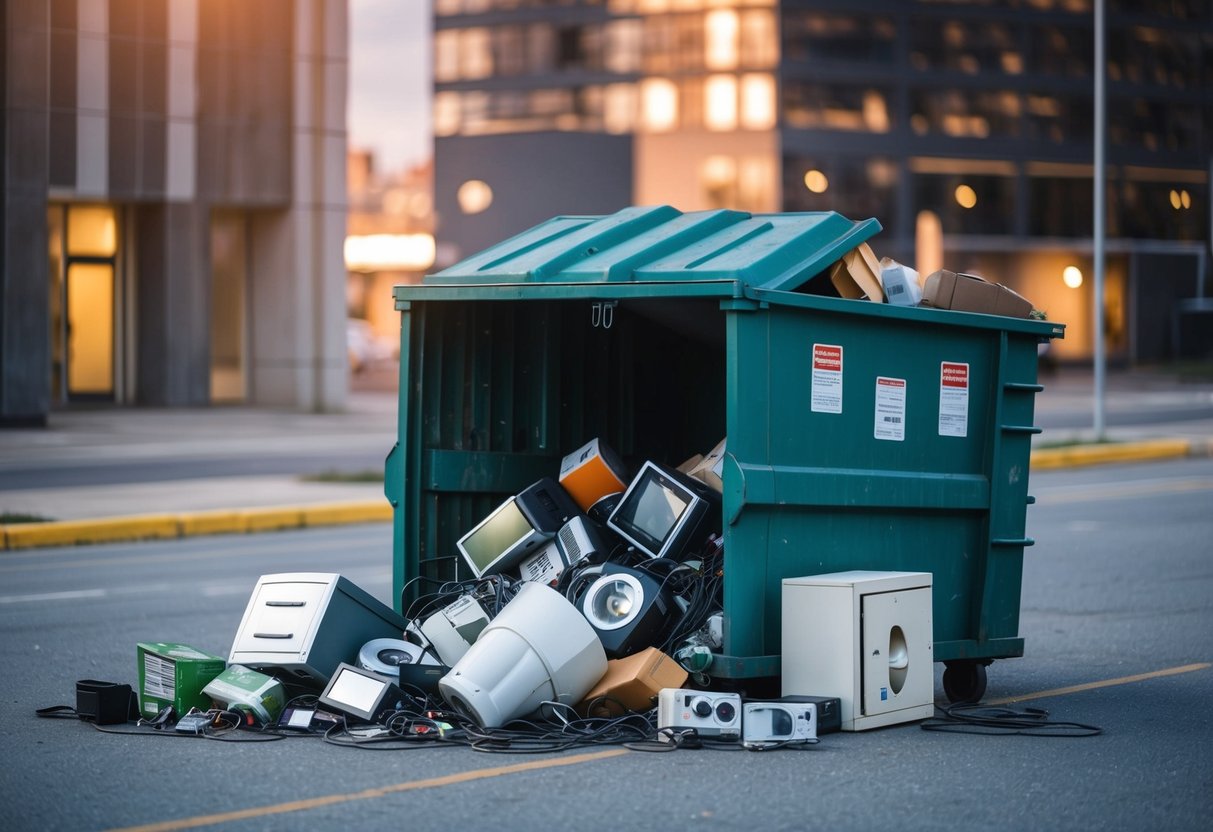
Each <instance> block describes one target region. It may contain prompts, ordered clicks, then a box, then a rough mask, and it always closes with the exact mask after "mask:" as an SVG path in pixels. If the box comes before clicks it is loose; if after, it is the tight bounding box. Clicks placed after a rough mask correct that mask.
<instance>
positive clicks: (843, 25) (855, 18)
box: [782, 9, 897, 64]
mask: <svg viewBox="0 0 1213 832" xmlns="http://www.w3.org/2000/svg"><path fill="white" fill-rule="evenodd" d="M896 37H897V29H896V27H895V26H894V25H893V20H892V18H889V17H885V16H883V15H866V14H826V13H823V12H812V11H800V10H795V9H790V10H788V11H786V12H784V15H783V30H782V41H783V57H784V58H785V59H786V60H792V61H804V60H833V61H858V62H863V63H884V64H891V63H893V62H894V61H895V60H896V49H895V40H896Z"/></svg>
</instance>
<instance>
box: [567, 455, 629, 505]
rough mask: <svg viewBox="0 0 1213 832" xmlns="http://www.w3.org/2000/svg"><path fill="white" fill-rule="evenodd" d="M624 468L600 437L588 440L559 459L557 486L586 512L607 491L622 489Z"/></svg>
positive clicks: (624, 477) (624, 478) (625, 472)
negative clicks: (558, 480)
mask: <svg viewBox="0 0 1213 832" xmlns="http://www.w3.org/2000/svg"><path fill="white" fill-rule="evenodd" d="M626 482H627V467H626V466H625V465H624V464H623V460H621V459H620V458H619V456H618V454H616V453H615V452H614V451H613V450H611V448H610V446H609V445H607V444H606V443H605V442H603V441H602V440H601V439H591V440H590V441H589V442H587V443H586V444H585V445H583V446H581V447H580V448H578V449H577V450H575V451H573V452H572V453H571V454H569V455H568V456H566V457H565V458H564V459H563V460H561V462H560V485H561V486H563V487H564V489H565V490H566V491H567V492H568V493H569V495H570V496H571V497H572V498H573V499H574V500H575V501H576V502H577V504H578V505H579V506H581V508H583V509H585V510H586V511H589V510H590V507H591V506H592V505H594V503H596V502H598V500H600V499H602V498H603V497H604V496H606V495H607V494H611V493H614V492H617V491H622V490H623V489H624V485H625V484H626Z"/></svg>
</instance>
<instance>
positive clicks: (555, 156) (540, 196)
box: [433, 0, 1213, 362]
mask: <svg viewBox="0 0 1213 832" xmlns="http://www.w3.org/2000/svg"><path fill="white" fill-rule="evenodd" d="M1093 1H1094V0H973V1H972V2H964V0H434V111H433V112H434V131H435V134H436V139H435V156H434V206H435V210H436V212H437V218H438V220H437V222H438V225H437V236H438V239H439V241H440V243H445V244H447V245H448V246H449V247H450V249H449V252H448V253H449V255H450V256H451V258H452V259H453V258H454V257H455V256H467V255H469V254H472V253H474V252H475V251H477V250H479V249H481V248H484V247H487V246H489V245H492V244H493V243H496V242H499V241H500V240H502V239H504V238H506V237H508V236H509V235H511V234H513V233H516V232H518V231H520V230H522V229H525V228H527V227H529V226H531V225H533V224H535V223H538V222H540V221H542V220H544V219H547V218H549V217H550V216H553V215H556V214H598V213H608V212H612V211H615V210H617V209H619V208H622V207H624V206H625V205H631V204H657V203H662V204H671V205H674V206H675V207H678V208H680V209H682V210H684V211H685V210H698V209H710V208H737V209H741V210H745V211H756V212H765V211H806V210H836V211H839V212H841V213H842V214H844V215H846V216H848V217H850V218H852V219H864V218H867V217H876V218H878V219H879V220H880V222H881V223H882V225H883V226H884V231H883V232H882V233H881V234H880V235H879V236H877V237H876V239H874V240H873V241H872V244H873V248H874V249H875V250H876V252H877V254H878V255H888V256H891V257H894V258H896V259H898V260H900V261H902V262H905V263H907V264H910V265H915V266H916V267H917V268H918V269H919V271H920V272H921V273H922V274H923V276H924V277H925V275H926V274H927V273H929V272H931V271H933V270H935V269H937V268H939V267H941V266H946V267H947V268H950V269H952V270H955V271H969V272H977V273H980V274H983V275H985V276H987V277H989V278H991V279H995V280H997V281H999V282H1003V283H1006V284H1007V285H1009V286H1011V287H1013V288H1015V289H1017V290H1018V291H1019V292H1020V293H1021V294H1024V295H1025V296H1026V297H1028V298H1029V299H1030V300H1032V301H1033V303H1034V304H1035V306H1036V307H1037V308H1039V309H1041V310H1043V311H1044V312H1046V313H1047V315H1048V317H1049V318H1050V319H1053V320H1058V321H1063V322H1065V323H1067V324H1068V325H1069V326H1068V329H1067V334H1066V339H1065V340H1064V341H1062V342H1059V343H1057V345H1056V351H1057V353H1058V357H1059V358H1061V359H1063V360H1064V359H1069V360H1079V361H1081V360H1087V359H1089V358H1090V356H1091V354H1092V347H1093V333H1092V323H1091V322H1092V318H1093V312H1092V296H1091V285H1092V281H1091V263H1092V250H1093V245H1092V181H1093V175H1094V171H1093V166H1092V158H1093V150H1092V147H1093V141H1094V125H1093V109H1094V102H1093V85H1094V80H1093V79H1094V58H1093V52H1094V25H1093ZM1107 9H1108V27H1107V55H1108V63H1107V77H1108V98H1107V112H1108V124H1107V138H1108V156H1107V158H1108V169H1107V193H1108V207H1109V210H1108V214H1107V216H1108V228H1107V235H1108V245H1107V251H1108V260H1107V269H1106V306H1107V309H1106V339H1107V341H1106V343H1107V349H1108V354H1109V356H1110V357H1111V359H1112V360H1114V361H1116V360H1120V361H1131V362H1153V361H1158V360H1164V359H1173V358H1179V357H1183V356H1187V355H1192V356H1197V355H1207V354H1209V353H1210V352H1213V335H1211V334H1210V333H1213V300H1210V297H1211V296H1213V278H1211V277H1210V249H1209V244H1210V238H1211V237H1213V231H1211V228H1210V224H1211V219H1210V212H1209V177H1210V168H1211V167H1213V4H1211V3H1209V1H1208V0H1107ZM440 253H441V246H440ZM439 265H442V257H441V256H440V257H439Z"/></svg>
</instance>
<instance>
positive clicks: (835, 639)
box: [782, 571, 935, 731]
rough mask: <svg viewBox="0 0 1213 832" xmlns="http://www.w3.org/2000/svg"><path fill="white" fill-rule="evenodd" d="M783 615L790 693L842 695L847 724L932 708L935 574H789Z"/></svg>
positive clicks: (886, 721)
mask: <svg viewBox="0 0 1213 832" xmlns="http://www.w3.org/2000/svg"><path fill="white" fill-rule="evenodd" d="M782 620H783V694H784V695H785V696H789V695H796V694H809V695H815V696H836V697H838V699H839V700H840V703H841V708H840V710H841V728H842V730H843V731H864V730H867V729H869V728H878V727H880V726H883V725H892V724H895V723H898V722H909V721H912V720H916V719H925V718H927V717H929V716H931V715H932V714H933V713H934V709H935V705H934V700H935V669H934V663H933V656H932V646H933V640H932V639H933V634H932V630H931V627H932V621H931V575H930V573H927V572H865V571H855V572H835V573H832V574H828V575H810V576H807V577H803V578H785V579H784V581H783V615H782Z"/></svg>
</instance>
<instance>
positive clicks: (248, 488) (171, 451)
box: [0, 370, 1213, 548]
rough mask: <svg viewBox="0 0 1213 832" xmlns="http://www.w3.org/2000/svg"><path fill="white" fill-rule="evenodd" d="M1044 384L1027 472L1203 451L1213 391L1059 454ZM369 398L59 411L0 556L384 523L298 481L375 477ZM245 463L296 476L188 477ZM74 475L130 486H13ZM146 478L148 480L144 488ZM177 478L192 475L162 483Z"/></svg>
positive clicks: (329, 485) (1071, 404)
mask: <svg viewBox="0 0 1213 832" xmlns="http://www.w3.org/2000/svg"><path fill="white" fill-rule="evenodd" d="M1041 383H1042V384H1043V385H1044V386H1045V390H1044V392H1042V393H1040V394H1038V395H1037V397H1036V424H1037V425H1040V426H1041V427H1042V428H1044V432H1043V433H1042V434H1041V435H1039V436H1036V437H1034V438H1033V442H1034V447H1035V448H1037V450H1035V451H1034V452H1033V458H1032V465H1033V467H1034V468H1046V467H1064V466H1070V465H1079V464H1094V463H1098V462H1108V461H1122V460H1125V459H1161V458H1168V457H1178V456H1184V455H1189V454H1191V455H1201V454H1208V453H1210V451H1211V450H1213V446H1211V444H1210V443H1211V441H1213V382H1200V383H1193V384H1189V383H1182V382H1179V381H1177V380H1176V379H1175V378H1174V377H1172V376H1168V375H1163V374H1160V373H1151V372H1142V371H1134V372H1116V373H1109V375H1108V378H1107V385H1106V393H1107V395H1106V407H1105V412H1106V414H1107V419H1106V421H1107V425H1108V427H1107V430H1106V434H1107V437H1108V438H1109V439H1111V440H1113V442H1112V443H1111V444H1104V445H1097V446H1091V447H1088V448H1066V449H1050V448H1048V446H1049V445H1050V444H1055V443H1058V442H1084V441H1090V439H1092V438H1093V432H1092V429H1091V427H1090V426H1091V424H1092V421H1093V395H1092V394H1093V379H1092V377H1091V373H1090V372H1089V371H1075V370H1063V371H1061V372H1059V373H1057V374H1054V375H1043V374H1042V378H1041ZM378 388H379V389H363V390H360V391H358V392H354V393H352V394H351V395H350V398H349V402H348V406H347V410H346V412H344V413H334V414H306V413H298V412H291V411H281V410H271V409H263V408H250V407H213V408H193V409H143V408H125V409H114V408H110V409H96V410H70V411H56V412H54V413H52V414H51V418H50V424H49V426H48V427H47V428H45V429H8V430H0V479H2V480H7V482H6V483H5V484H4V485H2V486H0V513H28V514H34V515H38V516H41V517H47V518H51V519H53V520H55V521H60V522H55V523H42V524H16V523H14V524H9V525H7V526H4V527H0V548H3V547H6V546H7V547H9V548H15V547H17V546H27V545H57V544H62V543H71V542H85V541H100V540H114V539H130V538H131V537H145V536H152V537H175V536H180V535H185V534H200V533H213V532H240V531H256V530H263V529H273V528H292V527H300V526H308V525H318V524H327V523H339V522H372V521H386V520H388V519H390V517H391V507H390V506H389V505H388V503H387V500H386V498H385V497H384V496H383V488H382V485H381V484H380V483H378V482H308V481H303V480H302V479H300V474H303V473H311V474H319V473H321V472H322V471H323V470H324V469H325V468H329V469H333V470H339V471H341V472H342V473H354V472H366V471H378V472H381V471H382V467H383V459H384V457H385V456H386V455H387V453H388V452H389V451H390V450H391V448H392V446H393V444H394V443H395V441H396V407H397V397H396V393H395V391H394V390H393V389H390V387H389V386H388V385H386V384H382V383H381V384H380V385H378ZM384 388H388V389H384ZM305 452H306V453H305ZM242 455H245V456H249V457H252V456H254V455H255V456H257V457H258V458H261V459H269V460H271V461H273V460H278V461H279V462H280V463H281V464H282V465H280V466H279V467H282V466H284V465H286V464H287V463H290V464H292V465H294V467H295V468H297V469H300V470H299V471H298V473H286V474H284V473H273V474H265V473H259V472H256V471H250V472H246V473H238V474H232V473H230V472H228V473H216V474H215V475H214V476H196V475H195V474H197V473H198V472H199V471H200V470H203V469H206V468H208V467H215V468H216V470H217V471H222V469H223V468H224V465H217V464H216V463H217V462H219V461H224V460H226V462H227V465H228V467H233V466H234V467H239V465H238V461H239V459H240V457H241V456H242ZM306 455H312V456H314V457H315V458H316V459H318V460H319V459H323V460H329V461H336V462H329V463H327V464H325V465H323V466H322V467H319V468H312V469H308V467H307V460H306V459H300V457H301V456H306ZM82 462H88V463H91V464H93V465H95V466H97V465H99V466H105V465H113V466H121V467H124V468H126V469H129V471H130V472H131V473H130V476H129V480H130V481H128V482H117V483H115V482H107V483H104V484H96V485H92V484H83V483H81V484H61V485H55V486H40V487H34V488H22V487H20V486H19V485H14V483H19V482H20V478H19V477H20V475H22V474H24V475H26V476H29V475H30V472H31V471H38V472H41V473H43V474H52V473H54V471H55V470H56V469H61V470H63V471H65V472H67V471H69V470H74V468H73V466H79V465H80V464H81V463H82ZM338 463H339V464H338ZM316 464H317V465H320V463H316ZM145 469H146V470H147V471H148V472H150V473H148V474H147V476H146V477H144V478H142V479H141V476H140V472H141V471H143V470H145ZM174 470H177V471H181V472H183V474H184V472H187V471H188V472H189V475H182V476H180V477H174V476H171V475H169V476H166V474H165V472H166V471H168V472H171V471H174ZM132 518H139V522H135V520H133V519H132ZM64 521H68V522H64Z"/></svg>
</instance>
